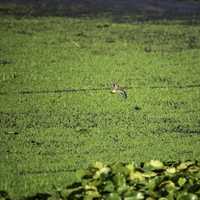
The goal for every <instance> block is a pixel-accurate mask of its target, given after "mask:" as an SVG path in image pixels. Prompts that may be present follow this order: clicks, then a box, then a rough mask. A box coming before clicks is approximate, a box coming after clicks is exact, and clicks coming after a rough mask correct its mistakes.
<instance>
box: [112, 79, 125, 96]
mask: <svg viewBox="0 0 200 200" xmlns="http://www.w3.org/2000/svg"><path fill="white" fill-rule="evenodd" d="M111 92H112V93H114V94H119V95H121V96H122V97H123V98H125V99H126V98H127V97H128V96H127V93H126V91H125V90H124V89H123V88H121V87H120V86H119V85H118V84H116V83H113V84H112V91H111Z"/></svg>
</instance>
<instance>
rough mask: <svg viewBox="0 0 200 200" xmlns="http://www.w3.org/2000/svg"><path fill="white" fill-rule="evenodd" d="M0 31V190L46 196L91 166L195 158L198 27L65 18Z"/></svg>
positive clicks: (198, 153)
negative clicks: (116, 87)
mask: <svg viewBox="0 0 200 200" xmlns="http://www.w3.org/2000/svg"><path fill="white" fill-rule="evenodd" d="M0 26H1V29H0V62H1V64H0V80H1V82H0V93H1V95H0V158H1V162H0V190H2V189H3V190H7V191H9V192H11V194H12V195H13V196H22V195H27V194H33V193H34V192H39V191H40V192H42V191H50V190H52V188H53V187H54V186H53V185H56V186H61V187H62V186H64V185H66V184H68V183H70V182H71V181H73V180H74V176H73V175H74V171H75V170H76V169H79V168H82V167H87V166H88V164H89V163H91V162H94V161H96V160H99V161H102V162H104V163H111V162H115V161H132V160H135V161H138V162H139V161H143V160H150V159H161V160H187V159H198V160H199V159H200V148H199V147H200V135H199V133H200V112H199V110H200V101H199V99H200V78H199V77H200V76H199V74H200V66H199V63H200V26H198V25H195V26H192V25H186V24H183V23H182V24H181V23H178V22H167V23H166V22H165V24H163V25H162V23H158V24H154V23H148V24H147V23H144V24H117V23H112V22H111V21H110V20H105V19H103V20H102V19H72V18H64V17H63V18H56V17H50V18H45V17H44V18H39V17H38V18H24V19H23V18H22V19H20V20H17V19H15V18H13V17H1V18H0ZM113 81H116V82H118V83H119V84H121V85H122V86H125V87H129V89H128V90H127V92H128V99H127V100H123V99H122V98H121V97H120V96H116V95H112V94H111V93H110V91H109V90H108V89H107V88H109V87H110V86H111V83H112V82H113ZM66 89H76V90H77V91H76V92H66V91H64V90H66ZM78 89H85V90H84V91H78ZM92 89H99V90H92ZM56 91H57V92H56ZM59 91H60V92H59ZM22 92H30V93H29V94H23V93H22ZM137 108H139V109H137Z"/></svg>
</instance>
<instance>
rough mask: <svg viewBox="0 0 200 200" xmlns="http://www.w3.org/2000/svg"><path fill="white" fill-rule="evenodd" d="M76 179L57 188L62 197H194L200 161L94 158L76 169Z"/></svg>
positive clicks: (199, 182) (198, 186) (197, 193)
mask: <svg viewBox="0 0 200 200" xmlns="http://www.w3.org/2000/svg"><path fill="white" fill-rule="evenodd" d="M77 177H78V179H79V182H77V183H74V184H72V185H69V186H67V187H66V189H64V190H62V191H59V195H60V198H61V199H73V200H75V199H77V200H78V199H88V200H89V199H113V200H115V199H127V200H129V199H130V200H132V199H138V200H139V199H149V200H153V199H161V198H162V199H163V200H164V199H191V200H192V199H193V200H196V199H198V198H199V197H200V163H199V162H197V161H194V162H192V161H186V162H161V161H159V160H151V161H150V162H146V163H141V164H140V165H137V164H134V163H131V164H125V163H117V164H114V165H104V164H102V163H100V162H96V163H95V164H94V165H92V166H90V167H89V168H88V169H86V170H85V171H82V170H81V171H78V172H77Z"/></svg>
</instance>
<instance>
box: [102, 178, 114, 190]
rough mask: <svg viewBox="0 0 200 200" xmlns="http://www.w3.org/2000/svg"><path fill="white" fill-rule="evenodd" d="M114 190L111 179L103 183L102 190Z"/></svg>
mask: <svg viewBox="0 0 200 200" xmlns="http://www.w3.org/2000/svg"><path fill="white" fill-rule="evenodd" d="M114 190H115V186H114V184H113V182H112V181H107V182H106V183H105V186H104V189H103V191H104V192H110V193H112V192H114Z"/></svg>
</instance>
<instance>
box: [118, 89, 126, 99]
mask: <svg viewBox="0 0 200 200" xmlns="http://www.w3.org/2000/svg"><path fill="white" fill-rule="evenodd" d="M119 94H120V95H121V96H122V97H123V98H125V99H127V97H128V95H127V93H126V92H125V91H124V90H120V92H119Z"/></svg>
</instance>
